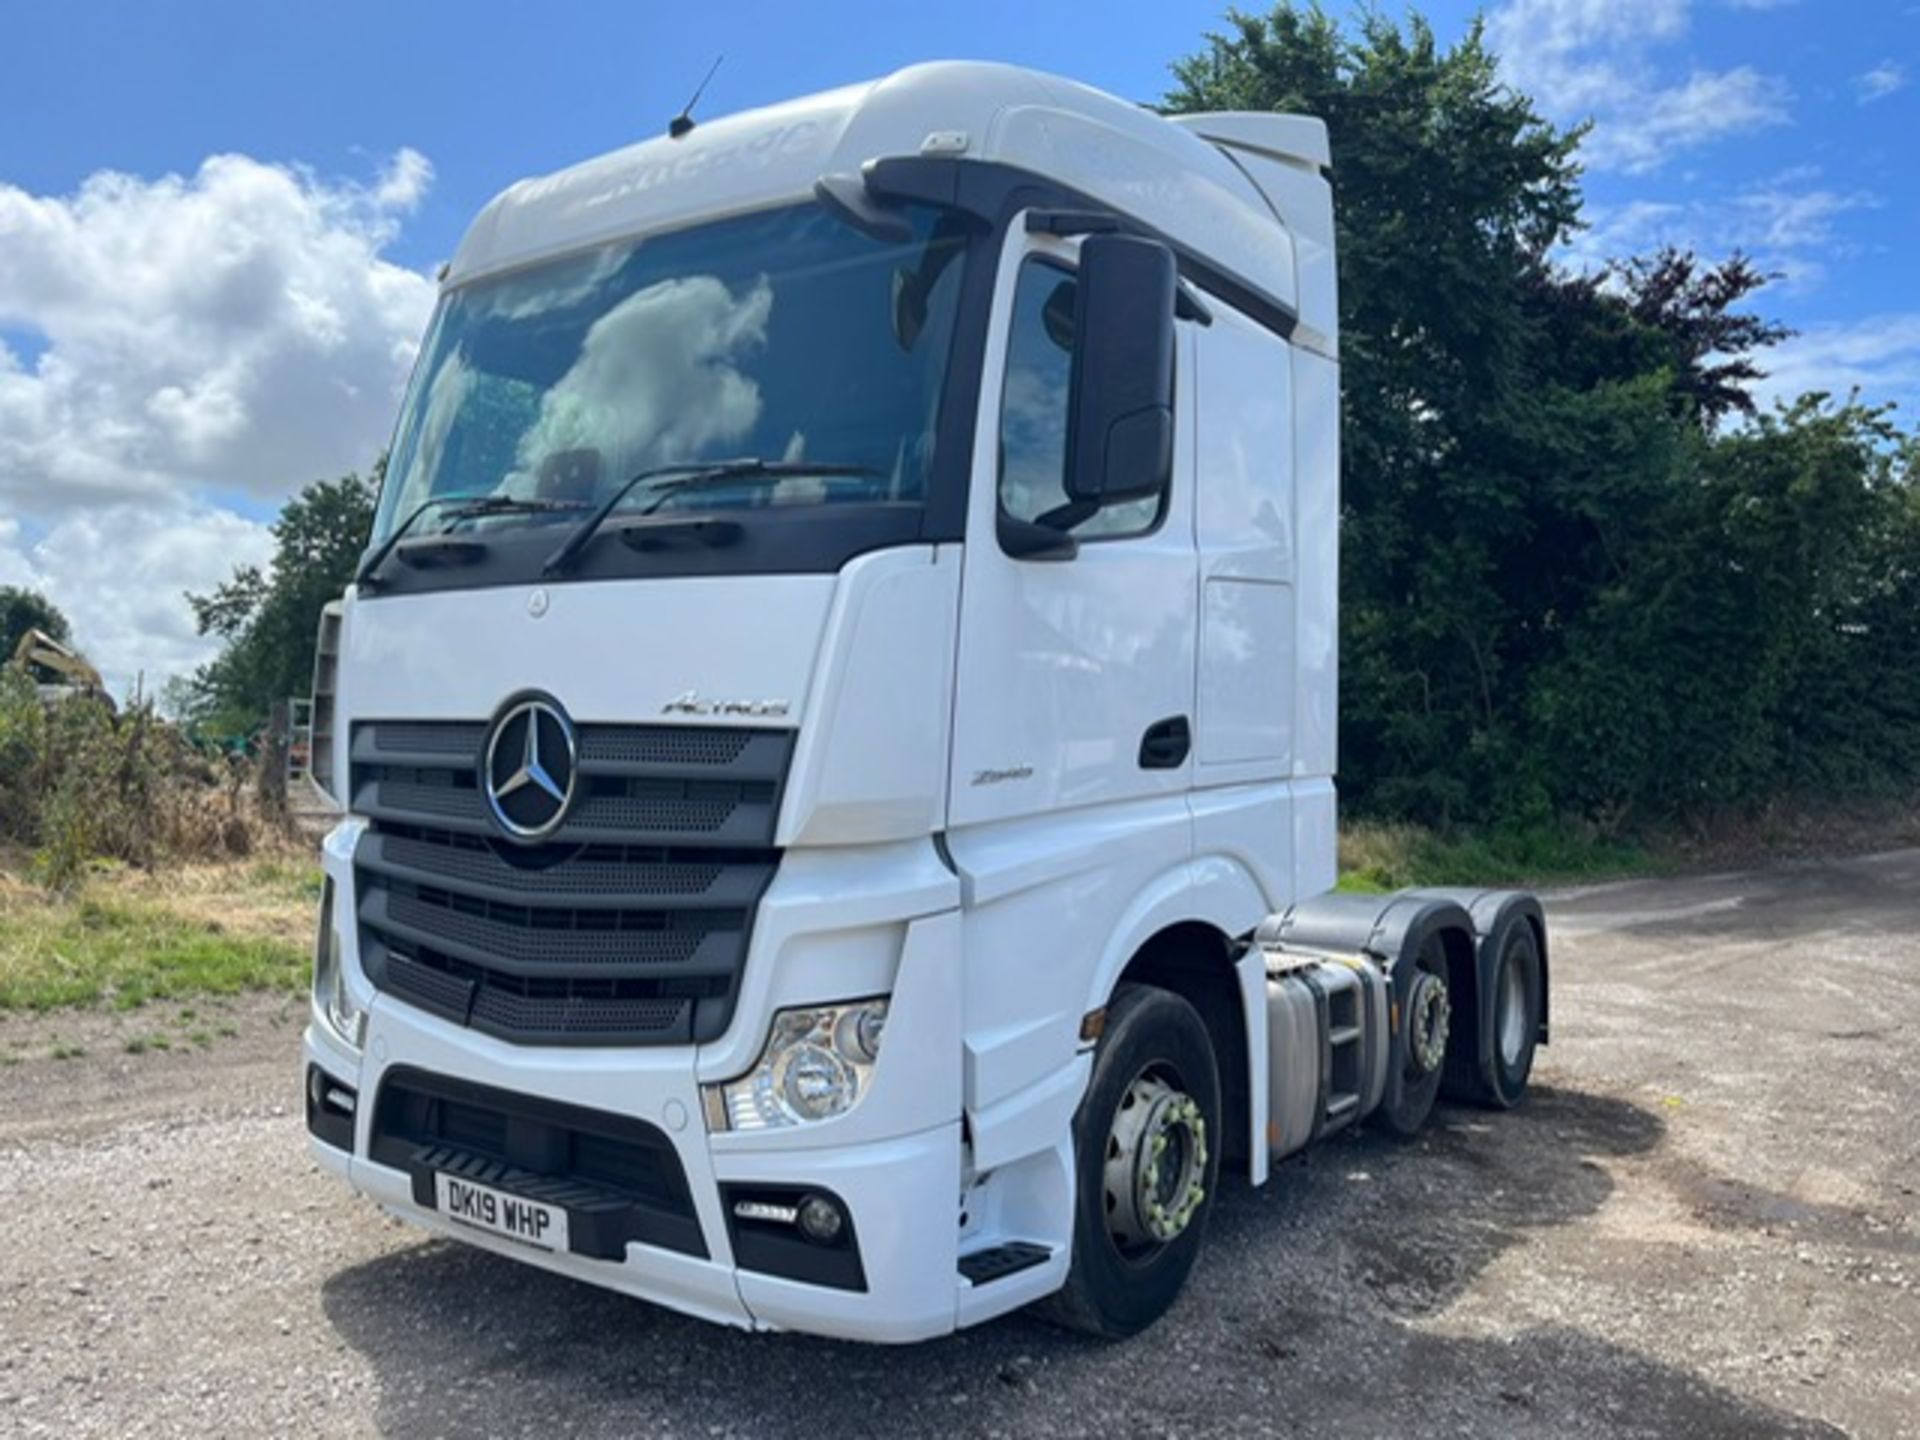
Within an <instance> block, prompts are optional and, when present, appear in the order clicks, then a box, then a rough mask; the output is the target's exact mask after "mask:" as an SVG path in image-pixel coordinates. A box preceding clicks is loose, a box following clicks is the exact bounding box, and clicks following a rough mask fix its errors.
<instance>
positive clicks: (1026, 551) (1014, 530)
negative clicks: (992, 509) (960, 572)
mask: <svg viewBox="0 0 1920 1440" xmlns="http://www.w3.org/2000/svg"><path fill="white" fill-rule="evenodd" d="M995 528H996V529H997V530H998V531H999V536H1000V548H1001V550H1002V551H1004V552H1005V553H1006V554H1007V555H1008V556H1009V557H1011V558H1012V559H1015V560H1071V559H1073V557H1074V556H1076V555H1078V554H1079V553H1080V542H1079V541H1078V540H1076V539H1074V538H1073V536H1071V535H1069V534H1067V533H1066V532H1065V531H1064V530H1054V529H1051V528H1049V527H1048V526H1045V525H1036V524H1034V523H1033V522H1032V521H1031V520H1017V519H1015V518H1014V517H1013V516H1011V515H1009V514H1007V512H1006V511H1004V510H1002V511H1001V512H1000V516H999V519H998V520H997V521H996V522H995Z"/></svg>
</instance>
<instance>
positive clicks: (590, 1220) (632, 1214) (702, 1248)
mask: <svg viewBox="0 0 1920 1440" xmlns="http://www.w3.org/2000/svg"><path fill="white" fill-rule="evenodd" d="M406 1170H407V1174H408V1176H409V1177H411V1179H412V1181H413V1203H414V1204H416V1205H418V1206H420V1207H421V1208H422V1209H424V1210H434V1209H437V1208H438V1207H439V1197H438V1195H437V1194H436V1189H435V1185H434V1178H433V1177H434V1176H435V1175H436V1174H439V1173H441V1172H442V1171H444V1172H445V1173H447V1174H449V1175H452V1176H454V1177H456V1178H457V1179H461V1180H467V1181H471V1182H472V1183H473V1184H475V1185H485V1186H488V1187H489V1188H491V1189H494V1190H501V1191H504V1192H506V1193H507V1194H509V1195H516V1196H518V1197H520V1198H521V1199H523V1200H538V1201H539V1202H540V1203H541V1204H543V1205H556V1206H558V1207H559V1208H560V1209H562V1210H564V1211H566V1212H567V1249H568V1250H569V1251H570V1252H572V1253H573V1254H575V1255H584V1256H585V1257H586V1258H587V1259H589V1260H614V1261H620V1260H625V1259H626V1258H627V1244H628V1242H629V1241H632V1242H634V1243H636V1244H640V1245H656V1246H658V1247H659V1248H660V1249H662V1250H677V1251H679V1252H680V1253H681V1254H683V1255H695V1256H698V1257H699V1258H700V1259H702V1260H704V1259H706V1257H707V1246H706V1242H705V1241H704V1240H702V1239H701V1238H700V1226H699V1224H698V1223H697V1222H695V1221H694V1220H692V1219H691V1218H688V1217H686V1216H680V1215H668V1214H664V1213H662V1212H660V1211H657V1210H654V1209H651V1208H649V1207H647V1206H644V1205H640V1204H637V1203H635V1202H634V1201H633V1200H632V1199H630V1198H629V1197H627V1196H625V1195H622V1194H620V1193H619V1192H618V1191H615V1190H610V1189H608V1188H607V1187H605V1186H602V1185H591V1184H587V1183H585V1182H583V1181H580V1180H570V1179H567V1178H565V1177H561V1176H553V1175H536V1174H534V1173H533V1172H532V1171H530V1170H520V1169H517V1168H515V1167H514V1166H512V1165H509V1164H507V1163H506V1162H505V1161H504V1160H494V1159H490V1158H489V1157H487V1156H485V1155H475V1154H472V1153H471V1152H469V1151H464V1150H455V1149H452V1148H450V1147H448V1146H445V1145H422V1146H421V1147H420V1148H419V1149H418V1150H416V1151H415V1152H414V1154H413V1157H412V1158H411V1159H410V1160H409V1161H408V1162H407V1165H406Z"/></svg>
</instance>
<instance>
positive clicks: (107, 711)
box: [0, 670, 262, 888]
mask: <svg viewBox="0 0 1920 1440" xmlns="http://www.w3.org/2000/svg"><path fill="white" fill-rule="evenodd" d="M250 778H251V777H250V767H248V766H247V765H246V764H245V763H244V762H232V761H229V760H227V759H225V758H224V757H218V758H215V757H211V756H209V755H208V754H207V753H205V752H203V751H201V750H200V749H198V748H197V747H195V746H194V745H193V744H192V743H191V742H189V741H188V740H187V738H186V737H185V736H184V735H183V734H182V733H181V732H180V731H179V730H178V729H176V728H175V727H173V726H172V725H169V724H167V723H166V722H165V721H164V720H161V719H160V718H159V717H158V716H157V715H155V714H154V712H153V709H152V707H151V706H150V705H139V706H136V707H134V708H132V709H130V710H128V711H127V712H126V713H124V714H120V715H116V714H115V713H114V711H113V709H112V707H111V706H110V705H108V704H107V702H106V701H104V700H102V699H100V698H99V697H97V696H90V695H74V696H69V697H67V698H65V699H62V700H59V701H57V702H55V703H53V704H51V705H49V704H44V703H43V702H42V701H41V700H40V698H39V696H38V694H37V693H36V691H35V690H34V687H33V685H32V684H31V683H30V682H29V681H28V680H27V678H26V677H25V676H23V675H21V674H19V673H18V672H16V671H10V670H9V671H0V842H4V843H8V844H13V845H18V846H21V847H24V848H26V849H28V850H29V851H31V852H32V855H33V859H34V868H35V870H36V872H37V873H38V875H39V876H40V878H41V879H42V880H43V881H44V882H45V883H46V884H48V885H49V886H53V887H56V888H61V887H65V886H67V885H70V884H71V883H72V882H73V881H74V880H75V879H76V878H77V877H78V876H79V875H80V874H81V872H82V871H83V870H84V869H85V867H86V866H87V865H88V863H90V862H91V861H94V860H96V859H110V860H119V861H124V862H126V863H128V864H133V865H139V866H151V865H153V864H155V863H156V862H158V861H160V860H162V859H215V858H221V857H228V856H236V855H245V854H248V853H249V852H250V851H252V850H253V848H254V847H255V845H256V844H257V843H258V841H259V838H260V834H261V830H262V821H261V820H260V818H259V816H258V815H257V814H256V813H255V811H254V808H253V806H252V804H251V798H250V797H251V795H252V793H253V792H252V787H251V786H250V785H249V784H248V783H247V782H248V780H249V779H250Z"/></svg>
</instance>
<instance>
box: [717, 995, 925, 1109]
mask: <svg viewBox="0 0 1920 1440" xmlns="http://www.w3.org/2000/svg"><path fill="white" fill-rule="evenodd" d="M886 1023H887V1002H886V1001H885V1000H884V999H880V1000H860V1001H855V1002H854V1003H852V1004H849V1005H816V1006H810V1007H808V1008H807V1009H805V1010H781V1011H779V1012H777V1013H776V1014H775V1015H774V1017H773V1029H772V1031H771V1033H770V1034H769V1035H768V1036H767V1047H766V1049H764V1050H763V1051H761V1052H760V1059H759V1061H758V1063H757V1064H755V1065H754V1067H753V1069H751V1070H749V1071H748V1072H747V1073H746V1074H745V1075H742V1076H741V1077H740V1078H739V1079H738V1080H731V1081H728V1082H727V1083H726V1084H724V1085H718V1086H714V1087H711V1088H710V1089H709V1092H708V1093H709V1095H717V1097H718V1099H719V1101H720V1103H719V1105H718V1106H710V1107H709V1113H710V1117H711V1119H712V1121H713V1123H714V1124H715V1125H716V1126H718V1127H719V1128H721V1129H730V1130H772V1129H780V1128H784V1127H786V1126H789V1125H807V1124H811V1123H812V1122H813V1121H816V1120H831V1119H832V1118H833V1117H834V1116H836V1115H844V1114H846V1113H847V1111H849V1110H851V1109H852V1108H853V1107H854V1105H855V1104H857V1103H858V1102H859V1099H860V1096H861V1095H862V1094H863V1093H864V1092H865V1091H866V1088H867V1082H868V1080H869V1078H870V1077H871V1076H872V1073H873V1062H874V1060H875V1059H876V1058H878V1056H879V1054H880V1032H881V1031H882V1030H883V1029H884V1028H885V1026H886Z"/></svg>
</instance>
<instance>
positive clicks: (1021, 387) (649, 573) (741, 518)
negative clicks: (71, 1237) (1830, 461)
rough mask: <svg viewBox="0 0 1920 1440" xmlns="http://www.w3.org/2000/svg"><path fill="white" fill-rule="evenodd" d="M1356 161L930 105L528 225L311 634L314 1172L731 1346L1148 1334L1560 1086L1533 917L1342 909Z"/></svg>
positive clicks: (703, 158)
mask: <svg viewBox="0 0 1920 1440" xmlns="http://www.w3.org/2000/svg"><path fill="white" fill-rule="evenodd" d="M1328 164H1329V157H1328V151H1327V141H1326V133H1325V130H1324V128H1323V127H1322V125H1321V124H1320V123H1319V122H1318V121H1316V120H1313V119H1308V118H1302V117H1298V116H1287V115H1272V114H1216V115H1189V116H1182V117H1179V118H1177V119H1167V118H1163V117H1161V116H1158V115H1155V114H1153V113H1151V112H1149V111H1146V110H1143V109H1140V108H1137V107H1135V106H1133V105H1130V104H1127V103H1124V102H1122V101H1120V100H1117V99H1114V98H1112V97H1110V96H1107V95H1103V94H1100V93H1098V92H1096V91H1094V90H1090V89H1087V88H1085V87H1082V86H1080V85H1076V84H1072V83H1069V82H1066V81H1063V80H1059V79H1055V78H1052V77H1049V76H1045V75H1040V74H1035V73H1032V72H1030V71H1026V70H1020V69H1014V68H1009V67H1004V66H997V65H985V64H958V63H951V64H932V65H924V66H917V67H914V68H911V69H907V70H903V71H901V72H899V73H897V74H895V75H892V76H890V77H888V78H886V79H884V80H880V81H877V82H875V83H872V84H866V85H858V86H853V87H850V88H847V89H843V90H837V91H833V92H831V93H828V94H823V95H818V96H815V97H812V98H809V99H804V100H798V101H795V102H793V103H790V104H784V105H779V106H775V107H773V108H770V109H764V110H757V111H753V112H751V113H746V114H741V115H737V116H733V117H730V118H727V119H722V120H717V121H714V122H712V123H703V124H700V125H698V126H691V127H690V126H688V125H686V124H684V123H681V124H676V125H675V126H674V127H673V133H672V134H671V135H669V136H662V137H661V138H659V139H655V140H651V141H648V142H646V143H643V144H638V145H635V146H633V147H631V148H629V149H625V150H621V151H619V152H617V153H614V154H611V155H608V156H605V157H603V158H600V159H597V160H592V161H589V162H587V163H585V164H582V165H579V166H576V167H574V168H572V169H568V170H563V171H561V172H560V173H558V174H555V175H551V176H548V177H546V178H544V179H537V180H529V181H523V182H521V183H520V184H517V185H514V186H513V187H512V188H510V189H508V190H507V191H506V192H505V193H503V194H502V195H500V196H499V197H498V198H497V199H495V200H494V201H493V202H492V203H491V204H490V205H488V206H487V208H486V209H485V210H484V211H483V212H482V213H481V215H480V216H479V218H478V219H477V220H476V221H475V222H474V224H473V226H472V228H471V229H470V230H469V231H468V233H467V235H466V238H465V240H464V241H463V243H462V244H461V246H460V248H459V250H458V253H457V254H456V255H455V256H454V258H453V260H452V261H451V263H450V264H449V266H448V267H447V269H446V272H445V274H444V277H443V279H444V288H443V294H442V298H441V301H440V305H439V309H438V312H437V314H436V316H435V317H434V320H433V322H432V326H431V329H430V331H429V333H428V335H427V337H426V340H425V342H424V345H423V348H422V351H421V354H420V359H419V362H418V367H417V370H416V373H415V377H414V380H413V382H412V386H411V389H410V392H409V395H408V397H407V399H406V402H405V405H404V409H403V413H402V416H401V418H400V421H399V426H398V430H397V433H396V436H395V439H394V443H393V448H392V452H391V466H390V469H389V471H388V474H387V478H386V484H385V488H384V491H383V493H382V495H381V498H380V504H379V509H378V517H377V519H376V522H375V527H374V534H373V537H372V542H371V544H370V545H369V547H368V550H367V553H366V556H365V559H364V561H363V563H362V565H361V567H360V571H359V574H358V576H357V577H356V581H355V583H354V585H353V586H352V587H351V588H350V590H349V592H348V594H347V596H346V598H345V601H344V604H343V605H342V606H341V607H340V609H339V612H338V613H337V615H335V616H333V617H330V619H329V622H328V624H329V634H328V637H327V643H326V645H325V646H324V647H323V648H324V661H323V664H324V667H325V672H326V675H325V683H324V684H323V685H322V686H321V690H322V694H321V696H320V700H319V706H320V716H319V718H318V721H317V730H316V733H317V734H318V735H320V736H321V737H323V738H322V741H321V742H320V743H319V744H318V745H317V753H316V756H315V760H316V770H317V772H318V776H319V778H320V779H321V780H322V782H323V783H325V784H326V785H328V786H330V787H331V789H332V791H333V793H334V794H335V795H336V796H337V798H338V800H339V802H340V803H341V805H342V807H343V809H344V811H345V818H344V819H343V820H342V821H341V823H340V824H339V826H338V827H337V828H336V829H335V830H334V831H333V832H332V833H331V835H330V836H329V837H328V838H327V840H326V843H325V850H324V856H325V874H326V893H325V898H324V900H323V902H322V907H321V918H320V933H319V941H318V950H317V955H316V964H315V981H314V1008H313V1019H312V1023H311V1025H310V1027H309V1028H308V1030H307V1034H306V1039H305V1057H304V1058H305V1076H306V1096H307V1123H308V1130H309V1132H310V1138H311V1148H312V1153H313V1155H314V1156H315V1157H316V1158H317V1159H318V1161H319V1162H320V1164H321V1165H322V1166H324V1167H325V1168H327V1169H329V1170H331V1171H333V1172H334V1173H336V1174H337V1175H339V1176H340V1177H342V1178H343V1179H344V1180H345V1181H347V1182H348V1183H349V1184H350V1185H351V1186H352V1187H353V1188H354V1189H355V1190H357V1191H359V1192H360V1193H361V1194H363V1195H365V1196H367V1197H369V1198H370V1199H372V1200H373V1201H375V1202H376V1203H377V1204H379V1205H380V1206H381V1207H383V1208H384V1209H386V1210H387V1211H389V1212H391V1213H392V1214H394V1215H397V1216H400V1217H402V1218H404V1219H406V1220H408V1221H411V1222H413V1223H415V1224H417V1225H419V1226H421V1227H424V1228H425V1229H427V1230H430V1231H433V1232H436V1233H438V1234H440V1235H443V1236H448V1237H452V1238H455V1239H459V1240H464V1241H468V1242H470V1243H472V1244H475V1245H479V1246H482V1247H485V1248H487V1249H490V1250H493V1251H496V1252H498V1253H499V1254H502V1255H506V1256H510V1257H513V1258H515V1259H518V1260H523V1261H526V1262H528V1263H530V1264H534V1265H538V1266H541V1267H543V1268H545V1269H548V1270H552V1271H556V1272H558V1273H560V1274H564V1275H570V1276H573V1277H575V1278H577V1279H581V1280H585V1281H589V1282H591V1283H593V1284H596V1285H603V1286H608V1287H611V1288H614V1289H617V1290H621V1291H625V1292H628V1293H630V1294H633V1295H635V1296H640V1297H644V1298H646V1299H648V1300H652V1301H656V1302H658V1303H660V1304H664V1305H668V1306H672V1307H674V1308H675V1309H678V1310H682V1311H685V1312H688V1313H691V1314H694V1315H698V1316H703V1317H706V1318H708V1319H712V1320H717V1321H724V1322H728V1323H731V1324H736V1325H745V1326H757V1327H785V1328H791V1329H795V1330H803V1331H811V1332H815V1333H819V1334H825V1335H834V1336H843V1337H851V1338H857V1339H863V1340H875V1341H910V1340H917V1339H921V1338H924V1337H928V1336H934V1335H940V1334H944V1333H947V1332H950V1331H952V1330H954V1329H956V1328H958V1327H962V1326H968V1325H974V1324H977V1323H979V1322H981V1321H983V1320H987V1319H989V1318H991V1317H993V1316H996V1315H1000V1314H1003V1313H1005V1312H1007V1311H1010V1310H1012V1309H1014V1308H1016V1307H1019V1306H1024V1305H1028V1304H1031V1303H1034V1302H1043V1303H1044V1306H1045V1307H1046V1308H1047V1309H1049V1310H1050V1311H1051V1312H1052V1313H1053V1314H1054V1315H1055V1316H1056V1317H1058V1318H1060V1319H1061V1320H1063V1321H1065V1322H1067V1323H1070V1324H1074V1325H1077V1326H1080V1327H1082V1328H1084V1329H1087V1330H1091V1331H1094V1332H1096V1333H1099V1334H1103V1335H1109V1336H1123V1335H1127V1334H1130V1333H1133V1332H1135V1331H1137V1330H1139V1329H1141V1328H1142V1327H1144V1326H1146V1325H1147V1324H1149V1323H1150V1322H1152V1321H1153V1320H1154V1319H1155V1318H1156V1317H1158V1316H1159V1315H1160V1314H1161V1313H1162V1312H1163V1311H1165V1310H1166V1308H1167V1307H1168V1305H1169V1304H1170V1303H1171V1302H1172V1301H1173V1299H1174V1297H1175V1295H1176V1294H1177V1293H1178V1291H1179V1289H1180V1287H1181V1285H1182V1284H1183V1282H1184V1281H1185V1279H1186V1276H1187V1274H1188V1272H1189V1270H1190V1269H1191V1268H1192V1266H1193V1264H1194V1259H1195V1256H1196V1254H1197V1253H1198V1251H1199V1249H1200V1246H1201V1242H1202V1238H1203V1236H1204V1233H1205V1229H1206V1224H1207V1218H1208V1214H1209V1212H1210V1210H1211V1208H1212V1206H1213V1204H1214V1200H1215V1196H1216V1195H1217V1194H1218V1191H1219V1187H1220V1175H1221V1172H1222V1170H1223V1168H1224V1169H1228V1170H1230V1171H1233V1172H1237V1173H1239V1174H1243V1175H1245V1176H1246V1177H1248V1179H1249V1180H1250V1181H1251V1183H1253V1184H1256V1185H1257V1184H1261V1183H1263V1182H1265V1181H1266V1179H1267V1177H1268V1174H1269V1169H1270V1166H1271V1165H1272V1164H1273V1162H1274V1161H1275V1160H1276V1159H1277V1158H1278V1157H1281V1156H1284V1155H1286V1154H1288V1153H1290V1152H1292V1151H1294V1150H1296V1149H1298V1148H1299V1147H1301V1146H1303V1145H1305V1144H1306V1143H1308V1142H1309V1141H1310V1140H1313V1139H1315V1138H1318V1137H1321V1136H1324V1135H1326V1134H1328V1133H1329V1132H1332V1131H1336V1130H1339V1129H1341V1128H1343V1127H1345V1126H1349V1125H1352V1124H1354V1123H1356V1122H1357V1121H1359V1120H1361V1119H1363V1118H1365V1117H1369V1116H1372V1117H1374V1121H1373V1123H1379V1124H1384V1125H1386V1126H1390V1127H1391V1128H1392V1129H1394V1130H1396V1131H1400V1132H1406V1133H1410V1132H1412V1131H1414V1130H1416V1129H1417V1128H1418V1127H1419V1126H1420V1125H1421V1123H1422V1122H1423V1121H1424V1119H1425V1118H1426V1116H1427V1114H1428V1111H1429V1110H1430V1108H1431V1107H1432V1105H1433V1103H1434V1100H1435V1096H1436V1094H1437V1093H1438V1092H1439V1091H1440V1090H1441V1089H1442V1088H1443V1086H1444V1087H1445V1088H1446V1089H1447V1090H1448V1091H1449V1092H1450V1093H1451V1094H1453V1095H1455V1096H1457V1097H1459V1098H1462V1099H1469V1100H1477V1101H1479V1102H1482V1103H1489V1104H1492V1105H1495V1106H1506V1105H1510V1104H1512V1103H1514V1102H1515V1101H1516V1100H1517V1099H1518V1098H1519V1097H1520V1095H1521V1093H1522V1091H1523V1090H1524V1089H1525V1086H1526V1083H1527V1078H1528V1073H1529V1070H1530V1067H1531V1064H1532V1059H1533V1054H1534V1048H1535V1045H1536V1043H1539V1042H1544V1040H1545V1039H1546V1033H1547V948H1546V935H1545V931H1544V927H1543V924H1542V920H1541V914H1540V910H1539V907H1538V905H1537V904H1535V903H1534V902H1533V901H1532V900H1531V899H1529V898H1527V897H1526V896H1524V895H1518V894H1503V893H1493V894H1485V895H1474V894H1445V893H1414V894H1401V895H1397V896H1391V897H1378V896H1376V897H1358V896H1338V895H1331V894H1329V893H1328V892H1329V891H1330V890H1331V888H1332V887H1333V884H1334V879H1335V827H1334V779H1333V777H1334V739H1335V710H1336V706H1335V697H1336V633H1337V627H1336V590H1337V586H1336V572H1337V559H1338V538H1337V530H1338V514H1339V509H1338V506H1339V501H1338V478H1337V474H1338V453H1337V437H1338V434H1339V367H1338V363H1337V358H1336V338H1337V337H1336V330H1337V325H1336V318H1335V316H1336V311H1335V291H1334V228H1333V211H1332V198H1331V191H1330V187H1329V183H1328V178H1327V177H1328V169H1327V167H1328Z"/></svg>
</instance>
